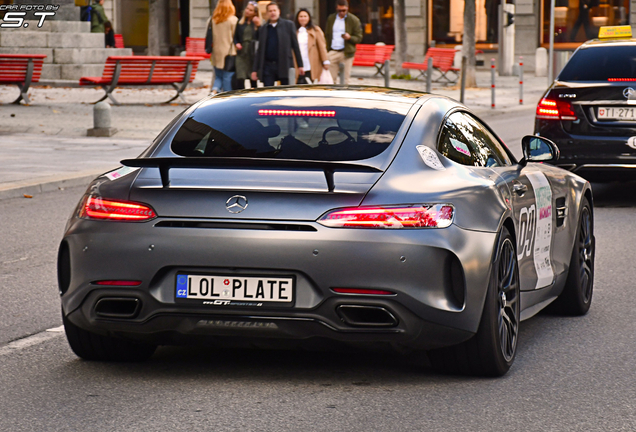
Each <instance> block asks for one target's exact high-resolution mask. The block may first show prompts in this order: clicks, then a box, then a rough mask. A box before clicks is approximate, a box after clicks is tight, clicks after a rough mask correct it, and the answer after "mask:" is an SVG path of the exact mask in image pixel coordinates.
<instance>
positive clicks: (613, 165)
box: [535, 120, 636, 181]
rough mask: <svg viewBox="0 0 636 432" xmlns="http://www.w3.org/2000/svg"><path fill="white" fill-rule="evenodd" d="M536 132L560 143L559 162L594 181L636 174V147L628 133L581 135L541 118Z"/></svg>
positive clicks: (560, 164) (630, 176) (635, 176)
mask: <svg viewBox="0 0 636 432" xmlns="http://www.w3.org/2000/svg"><path fill="white" fill-rule="evenodd" d="M535 133H539V134H540V135H541V136H544V137H546V138H548V139H550V140H552V141H554V142H555V143H556V145H557V146H558V147H559V150H560V152H561V156H560V158H559V160H558V161H557V162H555V165H557V166H559V167H561V168H564V169H567V170H568V171H571V172H574V173H576V174H578V175H580V176H582V177H585V178H587V179H588V180H592V181H602V180H614V179H625V178H636V148H633V147H631V146H629V145H628V143H629V140H630V135H628V134H627V133H628V131H626V135H625V136H603V135H578V134H570V133H568V132H567V131H566V130H564V129H563V127H562V126H561V124H560V122H554V121H545V120H543V121H542V120H537V121H536V123H535Z"/></svg>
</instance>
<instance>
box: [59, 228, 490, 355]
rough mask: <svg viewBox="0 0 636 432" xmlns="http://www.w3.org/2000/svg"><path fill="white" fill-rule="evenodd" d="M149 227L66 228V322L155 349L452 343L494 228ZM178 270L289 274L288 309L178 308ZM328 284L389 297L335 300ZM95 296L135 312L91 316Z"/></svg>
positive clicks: (462, 335) (470, 328) (473, 322)
mask: <svg viewBox="0 0 636 432" xmlns="http://www.w3.org/2000/svg"><path fill="white" fill-rule="evenodd" d="M158 222H161V220H155V221H152V222H149V223H117V222H99V221H87V220H78V219H75V220H73V221H72V223H71V228H70V229H69V231H68V233H67V235H66V236H65V238H64V240H63V244H64V245H65V246H64V247H67V248H68V251H69V256H70V273H69V274H70V277H69V278H68V280H69V281H70V282H69V283H68V285H67V286H63V287H61V290H62V291H63V292H64V293H63V295H62V307H63V311H64V313H65V314H66V315H67V316H68V317H69V319H70V320H71V321H72V322H73V323H74V324H76V325H78V326H79V327H81V328H84V329H86V330H89V331H93V332H97V333H101V334H118V335H120V336H124V337H129V338H134V339H140V340H145V341H151V342H153V343H157V344H173V343H181V342H183V341H185V340H190V339H201V338H203V339H205V338H218V337H220V338H224V337H229V338H233V339H241V340H249V339H263V340H288V341H291V340H295V341H303V340H310V339H316V338H318V339H321V338H322V339H328V340H332V341H341V342H346V343H354V344H355V343H378V342H380V343H391V344H401V345H404V346H411V347H414V348H435V347H439V346H445V345H452V344H455V343H459V342H461V341H463V340H466V339H467V338H469V337H470V336H471V335H472V334H474V333H475V332H476V331H477V327H478V324H479V320H480V318H481V311H482V309H483V302H484V298H485V293H486V288H487V286H488V280H489V274H490V263H491V261H492V251H493V247H494V244H495V241H496V233H489V232H476V231H468V230H463V229H460V228H458V227H457V226H455V225H452V226H451V227H449V228H446V229H439V230H438V229H429V230H355V229H332V228H326V227H323V226H321V225H319V224H316V223H313V222H307V224H308V225H312V226H313V227H314V228H315V229H316V231H304V232H303V231H299V232H280V231H259V230H242V229H192V228H159V227H157V226H156V225H157V223H158ZM402 258H403V259H402ZM179 272H187V273H194V274H196V273H219V274H228V273H231V274H235V275H248V274H251V275H253V274H260V275H272V277H273V276H276V275H283V274H285V275H290V274H292V275H293V276H294V277H295V281H296V288H295V293H294V297H295V302H294V305H293V306H292V307H259V306H257V305H250V306H228V305H215V304H204V303H203V302H201V301H193V302H191V303H187V304H184V303H182V302H177V301H175V280H176V275H177V273H179ZM452 273H454V274H455V275H457V274H458V273H461V275H459V278H458V277H454V276H452ZM98 280H139V281H141V285H139V286H138V287H134V288H133V287H130V288H125V287H104V286H98V285H95V284H94V283H93V282H95V281H98ZM458 284H459V287H458ZM334 287H345V288H375V289H383V290H388V291H391V292H394V293H395V295H391V296H381V295H378V296H370V295H343V294H336V293H335V292H333V291H332V290H331V288H334ZM104 298H115V299H136V300H137V301H138V302H139V307H138V308H137V309H136V310H135V311H134V313H132V314H130V315H128V316H126V317H117V316H104V315H103V314H100V313H98V312H97V311H96V309H95V306H96V305H97V303H98V302H99V301H100V299H104ZM342 305H354V306H368V307H372V308H380V309H382V310H385V311H387V312H388V314H390V315H392V316H394V317H395V318H396V323H395V324H394V325H389V326H387V325H384V326H374V325H370V326H360V325H351V324H350V323H347V322H346V320H343V319H342V318H343V317H342V315H341V314H339V312H338V307H339V306H342Z"/></svg>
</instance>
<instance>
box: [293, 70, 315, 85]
mask: <svg viewBox="0 0 636 432" xmlns="http://www.w3.org/2000/svg"><path fill="white" fill-rule="evenodd" d="M307 79H309V81H307ZM309 83H312V84H313V81H312V80H311V71H307V72H305V75H298V81H297V82H296V84H309Z"/></svg>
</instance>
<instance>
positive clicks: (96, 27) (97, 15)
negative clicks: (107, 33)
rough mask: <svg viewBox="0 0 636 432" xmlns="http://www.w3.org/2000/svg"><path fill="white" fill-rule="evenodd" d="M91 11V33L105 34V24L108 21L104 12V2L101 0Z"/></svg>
mask: <svg viewBox="0 0 636 432" xmlns="http://www.w3.org/2000/svg"><path fill="white" fill-rule="evenodd" d="M92 7H93V9H92V10H91V33H104V23H105V22H106V21H108V18H106V12H104V0H99V1H98V2H97V4H94V5H93V6H92Z"/></svg>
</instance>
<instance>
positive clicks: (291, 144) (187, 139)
mask: <svg viewBox="0 0 636 432" xmlns="http://www.w3.org/2000/svg"><path fill="white" fill-rule="evenodd" d="M410 107H411V104H408V103H401V102H387V101H372V100H355V99H354V100H352V99H344V98H334V97H331V98H316V97H287V98H266V97H235V98H227V99H220V100H218V101H212V102H211V103H210V104H209V105H207V106H204V107H201V108H199V109H197V110H196V111H194V112H193V113H192V114H191V115H190V117H188V119H187V120H186V121H185V122H184V123H183V125H182V126H181V128H180V129H179V130H178V131H177V133H176V135H175V137H174V139H173V141H172V144H171V148H172V151H173V152H174V153H176V154H178V155H180V156H186V157H256V158H279V159H301V160H321V161H351V160H360V159H368V158H371V157H374V156H377V155H379V154H380V153H382V152H384V151H385V150H386V149H387V148H388V147H389V146H390V145H391V143H392V142H393V138H395V134H396V133H397V131H398V129H399V128H400V125H401V124H402V122H403V121H404V118H405V116H406V113H407V112H408V110H409V108H410Z"/></svg>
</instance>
